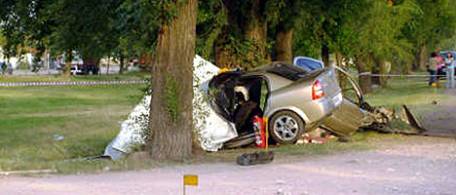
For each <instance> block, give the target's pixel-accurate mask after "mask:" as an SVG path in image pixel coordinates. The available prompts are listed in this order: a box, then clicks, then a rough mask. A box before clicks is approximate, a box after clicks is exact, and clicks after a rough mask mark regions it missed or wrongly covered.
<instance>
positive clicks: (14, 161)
mask: <svg viewBox="0 0 456 195" xmlns="http://www.w3.org/2000/svg"><path fill="white" fill-rule="evenodd" d="M143 88H144V86H142V85H116V86H90V87H76V86H72V87H68V86H66V87H12V88H0V146H1V148H0V170H3V171H6V170H24V169H60V167H65V166H66V165H65V163H63V162H65V161H64V160H68V159H75V158H81V157H87V156H96V155H100V154H102V152H103V150H104V147H105V146H106V144H108V143H109V141H110V140H112V138H113V137H114V136H115V135H116V134H117V133H118V131H119V121H121V120H124V119H125V118H126V116H127V115H128V113H129V111H130V110H131V109H132V108H133V106H134V105H135V104H136V103H137V102H139V100H140V99H141V98H142V95H143ZM59 135H62V136H64V139H63V140H62V141H56V140H54V136H59Z"/></svg>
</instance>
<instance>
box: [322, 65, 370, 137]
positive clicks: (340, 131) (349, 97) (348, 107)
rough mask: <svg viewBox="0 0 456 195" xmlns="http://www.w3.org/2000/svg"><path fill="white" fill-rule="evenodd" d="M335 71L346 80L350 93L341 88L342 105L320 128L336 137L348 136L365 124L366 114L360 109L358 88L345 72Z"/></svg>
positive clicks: (361, 99)
mask: <svg viewBox="0 0 456 195" xmlns="http://www.w3.org/2000/svg"><path fill="white" fill-rule="evenodd" d="M336 69H337V70H338V73H339V74H342V75H343V76H344V77H345V78H347V81H348V82H347V83H346V84H347V86H349V87H351V91H347V90H344V86H341V88H342V89H343V90H342V94H343V95H344V99H343V101H342V104H341V105H340V106H339V107H338V108H336V109H335V110H334V112H333V113H332V115H331V116H330V117H328V118H326V119H325V121H324V122H323V125H322V127H323V128H325V129H327V130H329V131H331V132H333V133H335V134H337V135H340V136H349V135H351V134H352V133H354V132H355V131H357V130H358V129H359V127H361V126H363V125H364V124H365V122H366V121H365V120H366V119H367V118H368V117H367V116H368V113H367V112H366V111H365V110H363V109H361V108H360V105H361V104H362V102H363V96H362V93H361V90H360V88H359V86H358V85H357V84H356V82H355V81H354V80H353V79H352V78H351V77H350V75H349V74H348V73H347V72H346V71H344V70H343V69H341V68H339V67H336ZM341 83H343V82H341ZM345 88H347V87H345Z"/></svg>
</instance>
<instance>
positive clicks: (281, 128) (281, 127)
mask: <svg viewBox="0 0 456 195" xmlns="http://www.w3.org/2000/svg"><path fill="white" fill-rule="evenodd" d="M298 128H299V127H298V123H297V122H296V120H295V119H293V118H292V117H290V116H281V117H279V118H277V119H276V120H275V121H274V130H273V131H274V133H275V135H277V136H278V137H279V138H280V139H282V140H285V141H290V140H293V139H294V138H295V137H296V134H297V133H298Z"/></svg>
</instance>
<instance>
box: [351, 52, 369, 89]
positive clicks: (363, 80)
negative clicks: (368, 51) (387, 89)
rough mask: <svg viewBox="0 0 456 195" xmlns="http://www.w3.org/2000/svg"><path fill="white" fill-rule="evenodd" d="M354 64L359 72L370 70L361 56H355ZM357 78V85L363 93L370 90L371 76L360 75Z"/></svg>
mask: <svg viewBox="0 0 456 195" xmlns="http://www.w3.org/2000/svg"><path fill="white" fill-rule="evenodd" d="M355 65H356V68H357V69H358V72H359V74H363V73H369V72H370V71H371V70H370V69H369V67H368V65H367V63H366V62H365V61H364V59H363V58H362V57H356V58H355ZM358 79H359V87H360V88H361V90H362V91H363V93H364V94H368V93H370V92H372V77H371V76H370V75H360V76H359V77H358Z"/></svg>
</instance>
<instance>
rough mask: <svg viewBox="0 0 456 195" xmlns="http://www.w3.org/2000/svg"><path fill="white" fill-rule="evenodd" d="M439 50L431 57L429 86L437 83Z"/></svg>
mask: <svg viewBox="0 0 456 195" xmlns="http://www.w3.org/2000/svg"><path fill="white" fill-rule="evenodd" d="M437 56H438V54H437V52H432V53H431V58H430V59H429V64H428V72H429V86H436V85H437V83H436V81H437V75H436V74H437V68H438V64H439V61H438V59H437Z"/></svg>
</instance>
